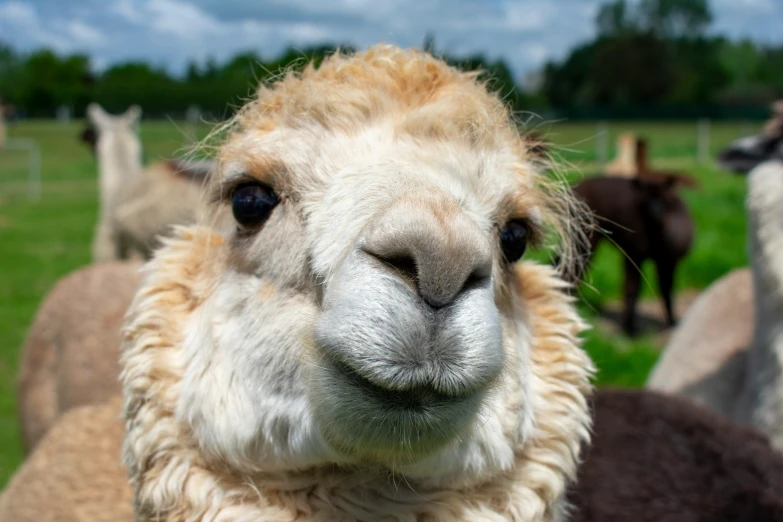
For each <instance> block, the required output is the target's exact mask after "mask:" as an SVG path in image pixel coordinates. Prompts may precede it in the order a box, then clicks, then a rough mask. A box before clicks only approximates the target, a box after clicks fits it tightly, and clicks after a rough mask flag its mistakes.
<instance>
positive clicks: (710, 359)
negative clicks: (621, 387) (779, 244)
mask: <svg viewBox="0 0 783 522" xmlns="http://www.w3.org/2000/svg"><path fill="white" fill-rule="evenodd" d="M753 299H754V297H753V276H752V274H751V271H750V269H748V268H738V269H736V270H733V271H731V272H729V273H728V274H726V275H725V276H723V277H722V278H720V279H718V280H717V281H715V282H714V283H712V284H711V285H710V286H709V287H708V288H707V289H706V290H705V291H704V292H702V293H701V294H700V295H699V297H697V298H696V300H695V301H694V302H693V304H692V305H691V307H690V308H689V309H688V312H687V313H686V314H685V316H684V317H683V318H682V321H681V323H680V326H679V327H678V328H677V329H676V330H675V331H674V333H673V334H672V336H671V338H670V339H669V342H668V344H667V346H666V349H665V350H664V351H663V352H662V354H661V357H660V358H659V359H658V362H657V363H656V365H655V366H654V367H653V369H652V371H651V372H650V375H649V377H648V378H647V384H646V387H647V388H650V389H653V390H658V391H661V392H667V393H679V394H682V395H685V396H687V397H689V398H690V399H692V400H694V401H696V402H698V403H699V404H701V405H703V406H706V407H707V408H709V409H711V410H714V411H716V412H718V413H720V414H722V415H724V416H726V417H731V416H732V413H733V410H734V400H735V398H736V396H737V390H738V389H739V388H740V387H741V385H742V382H743V380H744V374H745V364H746V360H745V358H746V357H747V353H746V352H747V350H748V349H749V348H750V345H751V342H752V340H753V325H754V321H755V310H754V308H755V305H754V302H753Z"/></svg>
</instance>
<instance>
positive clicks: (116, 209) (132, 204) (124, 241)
mask: <svg viewBox="0 0 783 522" xmlns="http://www.w3.org/2000/svg"><path fill="white" fill-rule="evenodd" d="M88 115H89V117H90V121H91V122H92V124H93V125H94V128H95V131H94V132H95V135H94V139H95V145H94V150H95V152H96V159H97V162H98V174H99V175H98V178H99V184H100V205H99V217H98V223H97V225H96V230H95V238H94V240H93V259H94V260H95V261H106V260H109V259H128V258H131V257H140V258H142V259H148V258H149V257H150V256H151V254H152V251H153V250H154V249H155V247H156V246H158V245H159V239H160V237H161V236H163V235H165V234H167V233H168V232H169V231H170V229H171V227H172V226H173V225H184V224H188V223H192V222H194V221H195V219H196V218H197V217H198V210H199V207H200V205H201V204H202V201H201V199H202V190H201V189H202V186H203V184H204V180H205V178H206V176H207V175H208V174H209V171H210V170H211V169H212V166H213V165H212V163H211V162H209V161H188V160H169V161H158V162H154V163H152V164H150V165H148V166H147V167H143V166H142V162H141V154H142V151H141V142H140V140H139V137H138V124H139V118H140V117H141V110H140V109H139V108H138V107H137V106H133V107H131V108H129V109H128V110H127V111H126V112H125V114H123V115H121V116H111V115H109V114H107V113H106V112H105V111H104V110H103V109H102V108H101V107H100V106H99V105H97V104H91V105H90V106H89V108H88ZM82 138H83V139H85V141H88V142H89V141H90V140H91V139H92V138H93V136H91V134H90V132H89V131H85V132H84V133H83V134H82Z"/></svg>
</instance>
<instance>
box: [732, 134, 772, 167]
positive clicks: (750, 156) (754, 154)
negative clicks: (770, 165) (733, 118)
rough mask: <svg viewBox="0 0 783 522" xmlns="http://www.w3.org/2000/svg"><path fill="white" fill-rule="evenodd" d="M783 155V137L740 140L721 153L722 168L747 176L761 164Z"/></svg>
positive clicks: (758, 136)
mask: <svg viewBox="0 0 783 522" xmlns="http://www.w3.org/2000/svg"><path fill="white" fill-rule="evenodd" d="M782 155H783V136H781V135H774V136H770V135H767V134H758V135H755V136H747V137H745V138H740V139H738V140H736V141H734V142H733V143H731V144H730V145H729V146H728V147H726V148H725V149H724V150H722V151H721V152H720V154H719V155H718V164H719V165H720V166H721V168H724V169H726V170H728V171H731V172H734V173H737V174H747V173H748V172H750V171H751V170H752V169H753V168H755V167H756V166H757V165H759V164H760V163H762V162H764V161H767V160H769V159H772V158H773V157H775V156H778V157H780V156H782Z"/></svg>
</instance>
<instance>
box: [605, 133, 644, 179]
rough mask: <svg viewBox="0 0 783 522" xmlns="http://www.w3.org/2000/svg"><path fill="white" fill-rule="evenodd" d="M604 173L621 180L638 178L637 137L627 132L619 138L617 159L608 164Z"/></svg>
mask: <svg viewBox="0 0 783 522" xmlns="http://www.w3.org/2000/svg"><path fill="white" fill-rule="evenodd" d="M604 173H605V174H606V175H607V176H616V177H621V178H632V177H634V176H636V173H637V166H636V136H634V135H633V134H632V133H630V132H625V133H623V134H620V136H618V137H617V157H616V158H615V159H614V160H612V161H610V162H609V163H607V164H606V166H605V167H604Z"/></svg>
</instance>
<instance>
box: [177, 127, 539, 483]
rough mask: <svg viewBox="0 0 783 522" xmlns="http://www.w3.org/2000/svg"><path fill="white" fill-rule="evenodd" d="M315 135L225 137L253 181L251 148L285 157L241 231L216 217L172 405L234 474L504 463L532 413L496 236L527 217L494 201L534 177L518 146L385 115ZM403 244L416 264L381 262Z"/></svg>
mask: <svg viewBox="0 0 783 522" xmlns="http://www.w3.org/2000/svg"><path fill="white" fill-rule="evenodd" d="M315 132H316V131H315V130H313V129H308V128H302V129H296V130H293V129H282V130H278V131H273V132H271V133H268V134H266V135H253V134H252V133H249V134H247V135H246V136H245V137H244V138H243V139H240V140H239V141H237V142H235V143H234V144H232V146H233V147H235V148H237V149H241V150H242V151H243V152H244V154H245V157H246V158H250V159H251V160H250V161H248V160H247V159H246V160H245V161H246V163H245V164H243V163H242V162H241V161H235V162H234V163H231V164H225V165H224V166H223V167H224V170H223V172H224V173H225V172H238V171H243V170H244V171H245V172H246V173H247V174H249V175H253V174H254V173H253V172H252V168H253V167H252V163H253V162H252V158H254V157H258V158H264V159H269V158H274V160H275V162H277V163H280V164H283V165H285V166H286V177H285V179H284V180H275V179H272V180H271V182H270V184H271V185H272V186H273V188H275V189H277V190H278V192H279V193H280V194H281V195H282V196H281V197H282V201H281V203H280V204H279V205H278V207H277V208H276V209H275V211H274V212H273V214H272V216H271V217H270V219H269V220H268V222H267V223H266V224H265V225H264V227H263V229H261V230H260V231H258V232H256V233H255V234H253V235H252V236H250V237H245V236H241V237H240V236H238V235H235V234H236V233H235V232H233V230H232V229H233V228H234V227H233V225H226V226H225V227H223V235H224V236H225V237H226V239H227V245H228V248H230V249H232V250H233V252H232V255H230V256H228V259H231V261H230V262H228V263H227V266H225V267H224V269H223V270H222V273H223V275H222V276H221V278H220V279H219V280H215V281H212V282H211V283H210V284H211V285H212V286H213V287H214V291H213V292H212V294H211V297H210V298H209V299H208V300H207V302H206V303H204V304H202V305H201V306H202V308H201V309H200V310H199V311H198V312H196V313H195V314H194V316H193V320H192V321H191V323H190V326H189V327H188V331H187V332H186V335H185V338H184V343H185V345H186V350H187V360H188V363H187V368H186V373H185V379H184V380H183V383H182V393H181V396H180V401H179V408H178V417H179V418H180V419H181V420H182V421H185V422H187V423H188V424H189V425H191V426H192V427H193V429H194V433H195V435H196V437H197V439H198V441H199V444H200V445H201V446H202V448H203V449H204V450H206V451H207V452H208V453H209V454H212V455H215V456H218V457H220V458H224V459H227V460H229V461H230V462H231V463H232V465H233V466H234V467H236V468H238V469H244V470H280V469H296V468H303V467H307V466H312V465H316V464H328V463H338V464H343V463H360V462H361V463H371V464H374V465H378V466H381V467H387V468H393V469H394V470H395V471H402V472H403V473H405V474H407V475H409V476H412V477H413V476H415V477H418V478H422V479H430V480H431V481H433V482H438V481H441V480H453V481H456V482H461V481H464V482H466V483H467V482H469V481H470V480H471V479H475V478H476V477H485V476H489V475H490V474H492V473H496V472H498V471H501V470H504V469H508V468H509V467H511V466H512V464H513V460H514V448H516V447H518V446H519V444H520V441H522V440H524V439H525V438H526V437H527V436H528V434H529V431H530V429H531V426H532V422H533V420H532V417H531V415H532V414H531V408H530V406H529V404H528V403H529V401H530V400H531V399H530V397H529V387H530V383H529V381H530V376H529V365H528V352H529V339H528V334H527V328H526V325H525V324H524V323H523V322H521V319H520V317H523V316H524V314H521V313H519V310H515V309H514V308H515V307H517V306H519V304H518V303H517V304H515V303H514V302H513V300H514V299H513V297H514V296H511V297H510V298H509V297H508V296H506V298H503V297H501V296H500V292H501V289H502V288H503V286H504V284H505V283H506V282H507V278H508V277H509V275H508V267H507V266H506V265H505V263H504V261H503V260H502V259H501V258H500V257H501V255H500V251H499V248H498V244H497V242H498V239H497V229H498V227H502V226H503V225H504V224H505V220H507V219H509V218H510V217H523V216H508V215H504V214H503V212H504V211H503V210H502V207H503V202H504V201H506V200H507V199H508V198H509V197H510V196H511V195H512V194H513V193H516V192H518V191H519V189H520V186H524V184H525V183H529V180H528V179H525V178H523V177H521V176H520V175H519V173H518V164H517V163H518V157H516V155H515V154H514V153H513V152H512V150H511V148H510V147H509V149H508V150H503V149H498V150H491V151H476V150H472V149H471V148H470V146H469V145H468V144H456V143H448V142H440V141H437V140H431V141H426V140H424V141H423V140H413V139H410V138H405V137H402V136H398V135H396V133H395V130H394V127H393V126H392V124H391V122H379V123H378V124H377V125H376V126H374V127H372V128H370V129H368V130H366V131H365V132H364V133H361V134H360V135H353V136H348V135H340V134H330V135H329V136H327V137H323V136H322V137H321V138H320V139H318V140H315V139H312V137H311V136H310V133H313V134H314V133H315ZM400 209H402V210H400ZM405 209H411V210H410V212H408V213H407V214H406V213H405ZM527 210H528V212H529V215H530V216H533V217H534V216H535V215H536V213H537V210H536V209H535V208H530V209H527ZM221 212H222V215H221V216H220V219H222V222H227V223H230V222H231V220H230V219H229V218H228V216H227V215H228V213H229V212H230V210H229V208H228V206H226V207H225V208H224V210H222V211H221ZM391 212H401V214H400V216H401V217H399V218H395V219H392V220H390V224H389V225H388V226H386V225H384V226H380V225H378V224H379V223H382V222H383V220H384V218H385V217H387V216H388V215H390V213H391ZM408 218H410V219H408ZM379 230H380V231H381V232H382V233H381V232H379ZM374 237H375V238H377V237H381V239H380V240H377V241H376V242H375V243H373V241H372V239H373V238H374ZM412 238H413V239H412ZM376 243H377V244H376ZM379 245H380V246H379ZM379 252H381V253H379ZM400 252H402V253H407V254H410V255H411V256H412V257H414V258H415V261H416V263H415V264H416V266H417V270H420V272H419V273H418V275H414V277H413V278H406V277H405V276H403V275H400V273H398V272H397V271H396V270H395V269H394V268H393V267H391V268H390V267H389V266H386V265H385V262H384V260H383V259H380V258H379V257H378V256H381V257H384V256H387V255H389V256H392V257H393V256H394V255H397V254H398V253H400ZM425 294H427V295H425Z"/></svg>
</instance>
